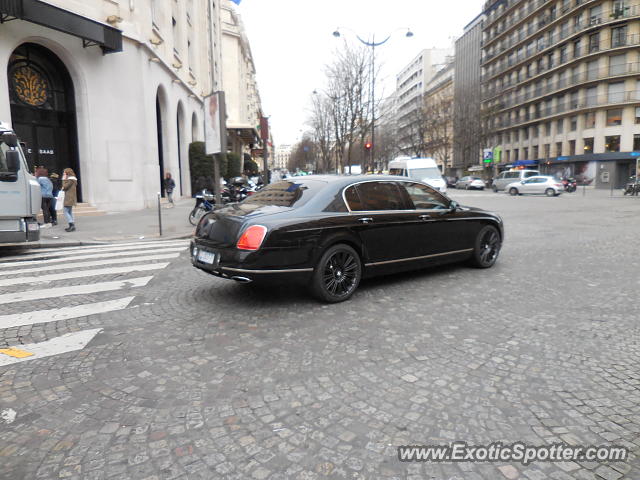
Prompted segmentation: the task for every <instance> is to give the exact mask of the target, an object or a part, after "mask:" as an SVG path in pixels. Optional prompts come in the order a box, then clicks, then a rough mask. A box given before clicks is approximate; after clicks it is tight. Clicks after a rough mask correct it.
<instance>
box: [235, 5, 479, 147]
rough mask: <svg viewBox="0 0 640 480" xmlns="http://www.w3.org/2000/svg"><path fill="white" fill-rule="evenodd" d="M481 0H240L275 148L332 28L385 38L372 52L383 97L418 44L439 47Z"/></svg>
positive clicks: (295, 119)
mask: <svg viewBox="0 0 640 480" xmlns="http://www.w3.org/2000/svg"><path fill="white" fill-rule="evenodd" d="M483 3H484V0H449V1H444V2H443V1H441V0H392V1H390V0H322V1H320V0H242V1H241V3H240V5H239V6H235V8H236V10H237V11H238V13H239V14H240V15H241V17H242V19H243V21H244V24H245V28H246V30H247V35H248V37H249V42H250V44H251V51H252V53H253V58H254V62H255V66H256V72H257V81H258V88H259V89H260V97H261V100H262V107H263V110H264V113H265V114H266V115H268V116H270V124H271V128H272V133H273V137H274V141H275V144H276V146H277V145H281V144H290V143H295V142H296V141H297V140H298V139H299V138H300V136H301V130H305V129H307V126H306V125H305V121H306V119H307V117H308V110H309V107H310V103H311V100H310V98H311V94H312V92H313V90H314V89H321V88H323V87H324V84H325V80H324V77H325V75H324V66H325V65H327V64H328V63H330V62H331V57H332V52H333V51H334V50H335V49H336V48H338V47H340V45H342V40H341V39H336V38H334V37H333V36H332V35H331V33H332V32H333V31H334V30H335V29H336V27H343V29H342V33H343V38H344V39H346V40H347V41H349V42H354V43H357V42H358V40H357V39H356V38H355V35H354V34H353V33H351V32H350V31H349V30H347V29H351V30H353V31H354V32H355V33H357V34H359V35H360V36H361V37H363V38H365V39H367V38H371V36H372V35H375V36H376V40H378V39H380V38H384V37H386V36H387V35H388V34H390V33H391V32H393V31H394V30H396V29H398V28H406V27H408V28H410V29H411V30H412V31H413V33H414V36H413V37H412V38H406V37H405V36H404V32H402V31H397V32H395V33H394V34H393V35H392V37H391V39H390V40H389V41H388V42H387V43H386V44H385V45H383V46H381V47H379V48H377V49H376V61H377V62H379V64H380V65H381V84H379V85H378V86H377V87H376V89H377V91H384V93H385V94H389V93H390V92H391V91H392V90H393V88H394V86H395V75H396V74H397V73H398V72H399V71H400V70H401V69H402V68H403V67H404V66H405V65H407V64H408V63H409V62H410V61H411V60H412V59H413V58H414V57H415V56H416V55H417V54H418V53H419V52H420V51H421V50H422V49H424V48H431V47H438V48H446V47H448V46H450V45H451V43H452V40H453V39H454V38H456V37H459V36H460V35H461V34H462V30H463V28H464V26H465V25H466V24H467V23H469V22H470V21H471V20H473V19H474V18H475V17H476V16H477V15H478V14H479V13H480V11H481V8H482V4H483Z"/></svg>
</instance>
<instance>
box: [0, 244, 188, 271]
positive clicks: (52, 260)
mask: <svg viewBox="0 0 640 480" xmlns="http://www.w3.org/2000/svg"><path fill="white" fill-rule="evenodd" d="M185 248H187V247H186V246H184V247H171V248H158V249H157V250H154V251H153V253H155V254H160V253H170V252H182V251H183V250H184V249H185ZM146 253H148V252H146V251H125V252H117V251H116V252H104V253H94V254H90V255H84V254H83V255H79V256H77V257H76V258H74V259H73V260H87V259H91V258H114V257H135V255H140V254H146ZM28 258H33V257H28ZM69 261H72V260H70V259H68V258H65V257H63V258H48V259H44V260H25V261H21V262H19V261H15V262H7V263H0V268H10V267H24V266H30V265H45V264H46V265H49V264H53V263H62V262H69ZM124 261H129V260H123V262H124ZM131 261H133V260H131ZM44 268H45V269H46V267H44ZM60 268H62V267H60ZM64 268H67V267H64ZM0 274H2V275H10V273H9V272H7V271H0Z"/></svg>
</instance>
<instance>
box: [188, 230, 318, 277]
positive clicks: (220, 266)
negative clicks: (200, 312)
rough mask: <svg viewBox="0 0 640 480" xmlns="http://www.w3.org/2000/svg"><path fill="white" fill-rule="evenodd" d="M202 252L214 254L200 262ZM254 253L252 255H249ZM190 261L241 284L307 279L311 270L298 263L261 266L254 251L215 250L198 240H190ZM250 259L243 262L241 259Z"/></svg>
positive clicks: (211, 272)
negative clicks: (294, 264)
mask: <svg viewBox="0 0 640 480" xmlns="http://www.w3.org/2000/svg"><path fill="white" fill-rule="evenodd" d="M202 252H207V253H208V254H212V255H214V258H213V261H212V262H211V263H209V261H202V259H203V257H209V258H208V259H207V260H210V259H211V257H210V255H206V254H205V255H202ZM252 256H253V257H252ZM190 257H191V264H192V265H193V266H194V267H196V268H198V269H200V270H203V271H205V272H207V273H210V274H211V275H215V276H217V277H220V278H226V279H229V280H235V281H238V282H241V283H250V282H260V283H278V282H280V281H287V282H288V281H295V280H296V279H299V280H307V279H308V278H309V277H310V276H311V274H312V273H313V268H310V267H300V266H290V267H289V266H285V265H283V266H282V267H273V265H271V266H269V267H267V266H261V265H260V262H259V261H258V260H259V257H257V256H256V253H255V252H243V251H240V250H237V249H216V248H212V247H210V246H209V245H206V244H204V243H202V242H199V241H198V240H197V239H196V240H192V241H191V248H190ZM246 259H250V260H249V261H247V262H245V261H243V260H246Z"/></svg>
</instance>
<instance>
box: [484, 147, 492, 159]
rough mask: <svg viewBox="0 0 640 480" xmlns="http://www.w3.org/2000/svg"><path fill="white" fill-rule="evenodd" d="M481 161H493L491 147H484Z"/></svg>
mask: <svg viewBox="0 0 640 480" xmlns="http://www.w3.org/2000/svg"><path fill="white" fill-rule="evenodd" d="M482 161H483V162H484V163H491V162H493V149H491V148H485V149H484V150H483V151H482Z"/></svg>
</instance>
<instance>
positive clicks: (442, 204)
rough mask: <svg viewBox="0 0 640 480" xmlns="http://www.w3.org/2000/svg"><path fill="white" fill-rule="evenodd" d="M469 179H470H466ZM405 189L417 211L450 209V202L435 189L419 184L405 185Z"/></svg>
mask: <svg viewBox="0 0 640 480" xmlns="http://www.w3.org/2000/svg"><path fill="white" fill-rule="evenodd" d="M465 178H469V177H465ZM404 188H405V189H406V190H407V193H408V194H409V198H410V199H411V202H412V203H413V208H415V209H416V210H432V209H436V208H437V209H446V208H449V202H448V201H447V199H446V198H445V197H443V196H442V195H440V194H439V193H438V192H436V191H435V190H434V189H433V188H430V187H427V186H426V185H421V184H419V183H408V182H407V183H404Z"/></svg>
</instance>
